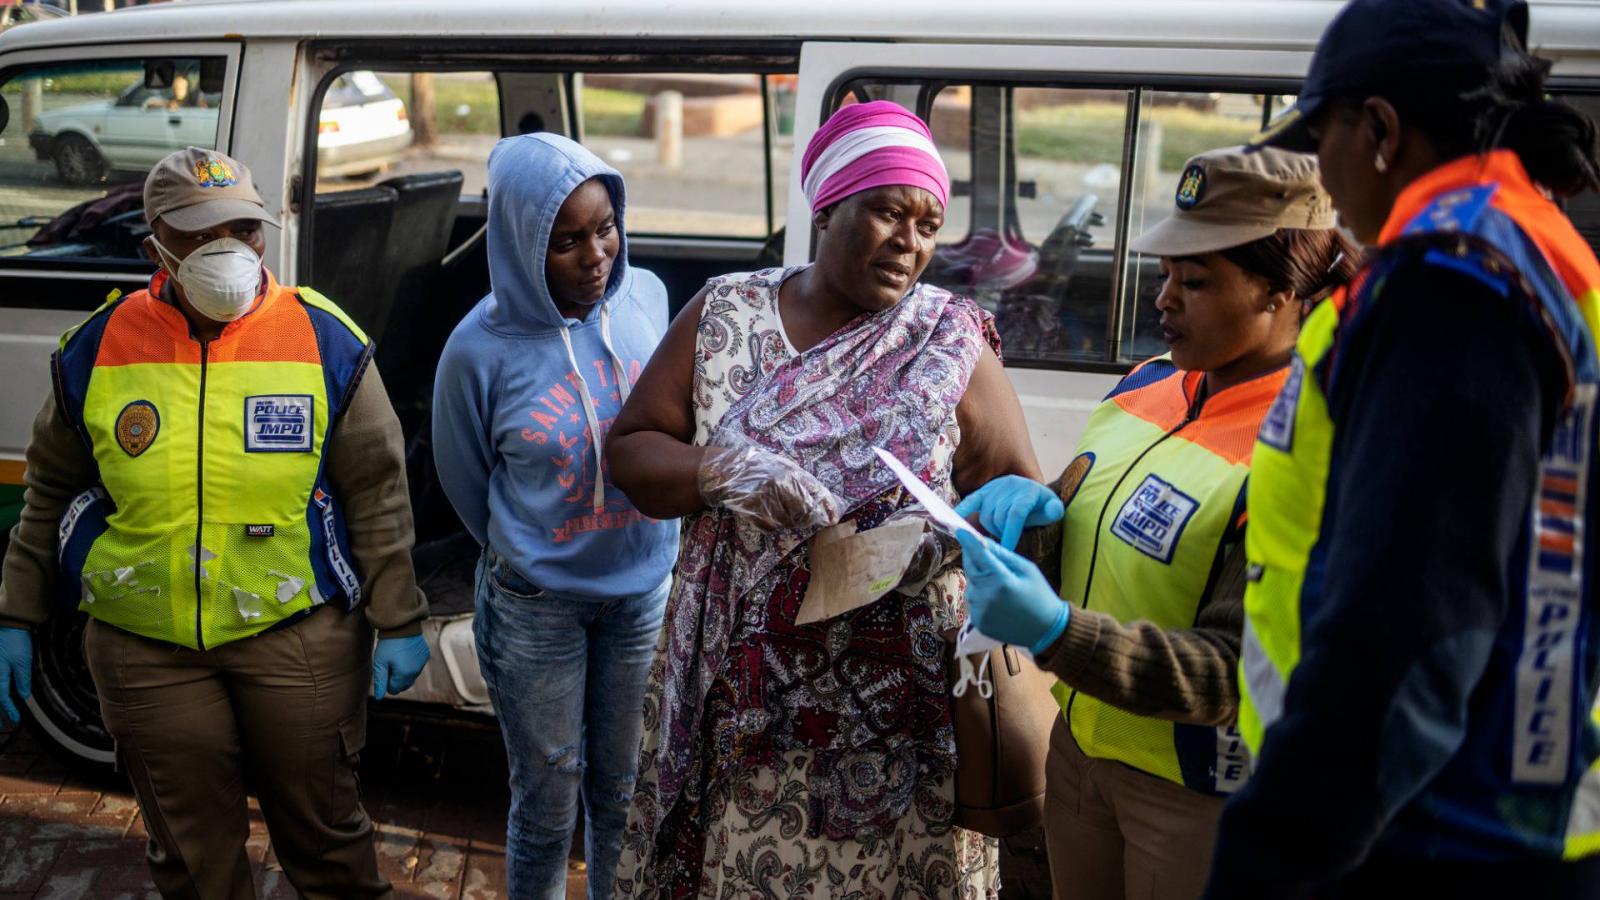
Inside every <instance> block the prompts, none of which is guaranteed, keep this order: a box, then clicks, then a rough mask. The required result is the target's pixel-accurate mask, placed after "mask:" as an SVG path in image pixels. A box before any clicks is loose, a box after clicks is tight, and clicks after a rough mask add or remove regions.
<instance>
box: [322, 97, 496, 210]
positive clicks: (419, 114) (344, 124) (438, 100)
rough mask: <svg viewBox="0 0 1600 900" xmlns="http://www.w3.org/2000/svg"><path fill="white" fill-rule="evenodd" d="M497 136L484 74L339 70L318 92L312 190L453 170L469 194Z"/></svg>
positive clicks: (480, 182)
mask: <svg viewBox="0 0 1600 900" xmlns="http://www.w3.org/2000/svg"><path fill="white" fill-rule="evenodd" d="M499 139H500V91H499V87H498V86H497V85H496V84H495V79H494V74H493V73H492V72H372V71H368V70H366V69H356V70H353V71H349V72H343V73H341V74H339V75H337V76H335V77H334V79H333V81H332V82H330V83H329V84H328V87H327V89H326V90H325V91H324V92H323V95H322V106H321V108H320V109H319V111H318V114H317V193H318V194H329V193H335V192H339V191H353V190H360V189H365V188H370V187H372V186H374V185H375V184H377V183H378V182H380V181H382V180H384V179H387V178H393V177H396V176H404V175H417V174H422V173H431V172H460V173H461V174H462V176H463V187H462V192H463V193H468V194H477V193H479V192H481V191H482V190H483V187H484V183H485V180H486V179H487V173H486V169H485V167H486V165H487V163H488V159H489V150H490V149H492V148H493V147H494V142H495V141H497V140H499Z"/></svg>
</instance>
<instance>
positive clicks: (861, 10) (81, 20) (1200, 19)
mask: <svg viewBox="0 0 1600 900" xmlns="http://www.w3.org/2000/svg"><path fill="white" fill-rule="evenodd" d="M1341 5H1342V3H1341V2H1340V0H1116V2H1106V0H1053V2H1051V3H1048V4H1047V3H1045V2H1042V0H924V2H922V3H904V2H901V3H896V4H892V8H891V4H887V3H885V4H864V3H862V2H860V0H806V2H804V3H758V2H756V3H753V2H750V0H738V2H724V0H681V2H662V0H609V2H604V3H599V2H595V0H536V2H530V3H523V2H509V0H450V2H448V3H440V2H438V0H195V2H175V3H159V4H154V5H150V6H141V7H130V8H124V9H120V10H117V11H115V12H110V13H94V14H89V15H81V16H77V17H73V18H66V19H58V20H54V21H47V22H39V23H34V24H29V25H26V26H24V27H19V28H12V29H10V30H9V31H7V32H6V33H5V34H4V35H3V36H0V50H20V49H25V48H27V49H32V48H43V47H50V46H59V45H63V44H85V43H122V42H133V41H148V40H162V39H167V40H170V39H174V38H180V39H187V40H210V39H240V38H242V39H277V40H283V39H293V40H299V39H306V38H403V39H413V40H414V39H416V38H418V37H419V36H439V37H446V36H448V37H452V38H468V39H472V38H486V39H494V38H500V39H515V38H519V37H575V38H579V37H582V38H640V37H664V38H671V37H713V38H716V37H725V38H735V39H737V38H766V39H777V40H804V39H817V40H827V39H842V40H875V41H920V42H934V43H937V42H945V41H951V42H955V41H960V42H969V43H970V42H973V41H979V42H985V43H990V42H997V43H1008V42H1017V43H1023V42H1026V43H1030V44H1038V43H1041V42H1043V43H1061V44H1064V45H1072V44H1097V45H1107V44H1110V45H1119V44H1120V45H1129V46H1145V47H1150V46H1164V45H1181V46H1186V47H1215V48H1254V49H1279V50H1309V49H1310V48H1311V47H1312V46H1313V45H1314V44H1315V42H1316V39H1317V37H1318V36H1319V35H1320V34H1321V33H1322V29H1323V27H1324V26H1325V25H1326V24H1327V22H1328V20H1329V19H1330V18H1332V16H1333V14H1334V13H1335V12H1336V11H1337V10H1338V9H1339V7H1340V6H1341ZM1533 5H1534V8H1535V9H1534V14H1533V25H1534V34H1533V40H1532V43H1533V44H1534V45H1535V46H1536V47H1537V48H1539V49H1540V50H1542V51H1544V52H1545V53H1548V54H1550V55H1555V56H1561V55H1567V54H1571V53H1578V54H1582V55H1588V54H1590V53H1593V52H1595V48H1597V47H1600V10H1597V8H1596V6H1595V4H1594V3H1593V2H1592V0H1544V2H1537V0H1536V2H1535V3H1534V4H1533Z"/></svg>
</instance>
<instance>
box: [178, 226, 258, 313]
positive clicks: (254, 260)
mask: <svg viewBox="0 0 1600 900" xmlns="http://www.w3.org/2000/svg"><path fill="white" fill-rule="evenodd" d="M150 240H151V241H152V242H153V243H154V244H155V245H156V249H157V250H159V251H161V255H162V256H163V257H165V258H166V260H167V271H169V272H171V273H172V277H173V278H175V279H177V282H178V284H179V285H180V286H182V288H183V296H184V298H185V299H187V300H188V301H189V304H190V305H191V306H193V307H194V308H195V310H196V311H198V312H199V313H200V315H202V316H205V317H206V318H208V319H210V320H212V321H214V322H232V321H233V320H234V319H237V318H239V317H240V316H242V315H244V314H245V313H246V312H247V311H249V309H250V304H251V303H252V302H253V301H254V300H255V299H256V295H257V294H259V293H261V257H259V256H257V255H256V251H254V250H252V249H251V248H250V245H249V244H246V243H245V242H244V241H241V240H236V239H234V238H218V239H217V240H214V241H212V242H210V243H209V244H202V245H201V246H200V247H198V248H196V249H195V251H194V252H193V253H190V254H189V255H188V256H186V257H184V258H183V260H182V261H181V262H179V263H178V264H177V268H176V269H174V268H173V264H172V261H173V260H174V259H175V258H176V257H174V255H173V253H172V251H170V250H168V249H167V248H166V247H163V246H161V242H160V241H157V240H156V239H155V238H151V239H150Z"/></svg>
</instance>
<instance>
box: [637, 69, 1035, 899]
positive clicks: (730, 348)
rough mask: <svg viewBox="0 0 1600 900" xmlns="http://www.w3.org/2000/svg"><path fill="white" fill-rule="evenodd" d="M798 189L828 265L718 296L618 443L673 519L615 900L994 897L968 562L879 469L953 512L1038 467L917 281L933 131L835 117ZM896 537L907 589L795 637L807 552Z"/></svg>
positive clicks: (705, 293) (940, 304) (743, 283)
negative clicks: (907, 545) (961, 771)
mask: <svg viewBox="0 0 1600 900" xmlns="http://www.w3.org/2000/svg"><path fill="white" fill-rule="evenodd" d="M801 178H802V181H803V187H804V190H805V193H806V196H807V198H808V199H809V200H810V204H811V209H812V213H813V218H812V221H813V223H814V224H815V226H816V229H817V245H816V246H817V254H816V262H815V263H813V264H811V265H807V266H798V267H795V268H790V269H768V270H765V271H760V272H752V273H744V274H737V275H728V276H724V277H721V278H715V279H712V280H711V281H710V282H709V283H708V284H707V285H706V286H705V288H703V289H702V290H701V291H700V292H699V294H697V295H696V296H695V297H694V299H693V300H692V301H691V302H690V303H689V305H688V306H687V307H686V308H685V310H684V312H683V313H682V314H680V315H679V316H678V318H677V320H676V321H675V322H674V323H673V324H672V326H671V328H670V329H669V330H668V332H667V335H666V338H665V339H664V341H663V342H662V344H661V346H660V348H659V349H658V350H657V351H656V354H655V356H654V357H653V358H652V359H651V361H650V364H649V366H648V367H646V369H645V372H644V374H643V375H642V376H641V377H640V379H639V384H638V387H636V388H635V389H634V392H633V394H632V395H631V396H630V397H629V399H628V402H627V404H626V405H625V406H624V408H623V410H622V413H621V415H620V416H619V417H618V419H617V422H616V425H615V426H614V428H613V430H612V432H611V437H610V439H609V441H608V444H607V451H608V459H609V464H610V467H611V475H612V481H613V483H614V484H615V485H616V486H617V487H619V488H620V489H622V490H623V491H624V492H625V493H626V494H627V495H628V497H629V498H630V499H631V500H632V501H633V503H634V504H635V505H636V506H637V507H638V508H639V509H640V510H641V511H643V512H644V513H645V514H646V515H650V516H655V517H658V518H670V517H677V516H682V517H684V525H683V543H682V551H681V554H680V557H679V563H678V570H677V572H676V578H675V582H674V585H673V592H672V596H671V598H670V599H669V600H668V602H667V612H666V622H665V624H664V626H663V630H662V636H661V640H660V642H659V643H658V645H657V651H656V659H655V663H654V665H653V666H652V669H651V675H650V682H649V686H648V688H647V693H646V701H645V710H644V714H645V722H644V738H643V744H642V747H641V749H640V765H639V775H638V781H637V783H636V784H635V785H631V786H630V785H619V786H618V789H619V790H630V789H632V790H633V791H634V794H633V806H632V809H631V810H630V812H629V816H628V825H627V829H626V831H625V832H624V835H623V855H622V862H621V864H620V866H619V868H618V871H617V879H616V896H618V897H629V898H633V897H651V898H654V897H691V896H706V897H723V896H735V895H736V896H769V895H782V896H786V897H795V896H815V897H839V896H852V895H855V896H866V897H876V896H899V897H956V898H981V897H992V896H994V895H995V893H996V892H997V891H998V887H999V880H998V877H997V872H996V851H995V847H994V844H993V842H992V841H989V840H986V839H985V838H983V837H982V836H981V835H978V834H975V833H972V832H967V831H963V830H961V829H957V828H954V827H953V826H952V825H951V818H952V815H953V813H954V780H955V769H956V760H955V737H954V732H953V730H952V727H951V722H950V709H949V700H948V696H947V694H946V688H945V685H946V680H945V667H946V664H947V657H946V650H945V644H944V641H943V639H942V637H941V634H942V632H944V631H945V630H946V629H948V628H950V627H952V626H954V625H956V624H959V622H960V621H961V620H962V619H963V618H964V611H963V599H962V597H963V590H964V581H963V576H962V574H961V569H960V567H959V565H950V563H951V562H953V561H954V560H955V559H956V557H957V555H956V552H955V551H956V548H955V542H954V541H952V540H950V539H949V538H948V536H946V535H943V534H941V533H939V532H936V531H933V530H932V528H931V527H929V526H928V525H926V517H925V514H923V513H921V511H920V507H915V506H913V500H912V498H911V497H910V496H909V495H907V494H906V493H904V491H903V489H901V488H900V487H899V486H898V483H897V482H896V480H895V478H894V476H893V474H892V473H890V471H889V470H888V469H887V468H885V467H884V466H883V465H881V464H880V463H879V462H878V461H877V460H876V458H875V457H874V455H873V452H872V448H873V447H883V448H885V449H887V450H888V451H889V452H891V453H893V454H894V455H895V456H898V457H899V458H900V459H901V460H903V461H904V462H906V463H907V464H908V465H909V466H910V467H911V468H912V469H913V470H915V471H916V472H917V473H918V474H919V475H921V476H922V478H923V479H924V480H925V481H927V482H928V483H929V484H931V485H932V486H933V487H934V488H935V489H936V490H938V491H940V492H942V493H943V494H945V495H946V496H953V495H954V493H955V492H957V491H962V492H965V491H969V490H973V489H976V488H977V487H978V486H979V485H982V484H983V483H985V482H986V481H988V480H989V479H991V478H994V477H996V476H999V475H1003V474H1008V473H1014V474H1020V475H1025V476H1028V477H1030V478H1037V477H1038V474H1039V473H1038V462H1037V460H1036V458H1035V457H1034V454H1033V450H1032V447H1031V445H1030V444H1029V441H1028V433H1027V428H1026V425H1025V424H1024V422H1023V418H1022V410H1021V407H1020V405H1019V404H1018V402H1017V398H1016V395H1015V394H1014V393H1013V392H1012V390H1011V386H1010V383H1009V382H1008V380H1007V379H1006V376H1005V373H1004V371H1003V370H1002V368H1001V365H1000V359H999V357H998V356H997V354H996V348H995V346H994V340H995V337H994V329H993V325H992V323H991V321H990V318H989V316H988V314H987V313H984V312H983V311H982V310H980V309H979V308H978V306H977V305H975V304H974V303H973V302H972V301H970V300H967V299H964V298H958V297H954V296H952V295H951V294H950V293H949V292H947V291H945V290H943V289H940V288H937V287H933V286H931V285H925V284H920V283H919V282H918V278H919V277H920V276H921V274H922V272H923V269H924V268H926V266H927V265H928V261H929V260H930V259H931V258H932V256H933V253H934V249H935V240H936V238H937V236H938V233H939V229H940V227H941V226H942V225H943V223H944V211H945V203H946V201H947V199H948V197H949V192H950V180H949V176H948V175H947V174H946V172H945V168H944V164H943V162H942V161H941V160H940V158H939V154H938V151H937V150H936V149H935V147H934V145H933V141H932V138H931V135H930V133H929V131H928V127H927V125H926V124H924V123H923V122H922V121H921V120H920V119H918V118H917V117H915V116H913V115H912V114H910V113H908V112H906V111H905V110H904V109H902V108H901V107H899V106H897V105H895V104H893V103H888V102H882V101H879V102H873V103H863V104H860V105H855V106H848V107H845V108H843V109H841V110H840V111H839V112H838V113H836V114H835V115H834V116H833V117H832V118H831V119H829V120H828V122H827V123H826V124H824V125H823V126H822V128H821V129H819V130H818V131H817V133H816V135H815V136H814V137H813V138H812V140H811V142H810V144H809V145H808V146H807V148H806V152H805V155H804V157H803V159H802V162H801ZM908 519H909V520H913V521H919V520H920V521H922V522H923V523H924V524H923V533H922V537H921V538H920V541H921V542H920V544H919V545H918V546H917V548H916V551H915V553H914V554H913V555H912V557H911V561H910V563H909V564H908V565H907V566H906V568H905V571H904V572H903V573H902V574H901V575H900V577H899V584H898V586H897V587H895V589H893V590H891V591H889V592H888V593H887V594H886V595H884V596H883V597H881V598H879V599H877V600H876V601H874V602H872V603H869V604H867V605H865V606H861V607H858V608H856V609H853V610H850V611H848V612H845V613H842V614H839V615H836V616H833V617H831V618H826V619H823V620H822V621H820V622H815V623H811V624H804V625H797V624H796V623H795V618H796V614H797V613H798V611H799V609H800V607H801V604H802V602H803V601H804V599H805V597H806V592H807V585H808V584H809V583H810V579H811V562H810V560H811V556H810V543H809V542H810V539H811V538H812V537H813V536H814V535H816V534H817V532H818V531H820V530H821V529H823V528H825V527H827V526H830V525H833V524H835V523H836V522H847V523H850V524H851V525H853V526H854V528H855V530H856V531H857V532H866V531H869V530H870V529H874V528H877V527H880V526H882V525H884V524H885V523H887V522H891V521H893V522H900V521H905V520H908ZM915 533H916V532H915V531H914V530H913V531H912V534H913V535H914V534H915Z"/></svg>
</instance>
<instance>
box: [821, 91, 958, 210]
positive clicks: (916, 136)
mask: <svg viewBox="0 0 1600 900" xmlns="http://www.w3.org/2000/svg"><path fill="white" fill-rule="evenodd" d="M889 184H894V185H909V186H911V187H919V188H922V189H924V190H926V191H927V192H928V193H930V194H932V195H934V196H935V197H937V198H939V204H940V205H941V206H948V205H949V204H950V173H949V172H946V171H945V168H944V160H943V159H941V158H940V157H939V148H937V147H935V146H934V145H933V132H931V131H929V130H928V125H927V123H926V122H924V121H922V120H921V119H919V118H917V117H916V116H914V115H912V114H911V113H909V112H907V111H906V109H905V107H903V106H900V105H899V104H897V103H891V102H889V101H888V100H874V101H872V102H871V103H858V104H855V105H853V106H846V107H842V108H841V109H840V110H839V111H838V112H836V113H834V114H833V115H832V116H831V117H830V118H829V119H828V121H826V122H824V123H822V127H821V128H819V129H817V133H816V134H814V135H812V136H811V143H809V144H807V145H806V152H805V155H804V156H803V157H801V159H800V186H801V188H802V189H803V190H804V191H805V194H806V199H807V200H808V201H810V203H811V211H812V212H816V211H817V210H819V209H823V208H825V207H828V206H832V205H833V204H835V203H838V202H839V201H840V200H843V199H844V198H846V197H848V196H850V195H851V194H855V193H859V192H860V191H865V190H868V189H869V188H875V187H883V186H884V185H889Z"/></svg>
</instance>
